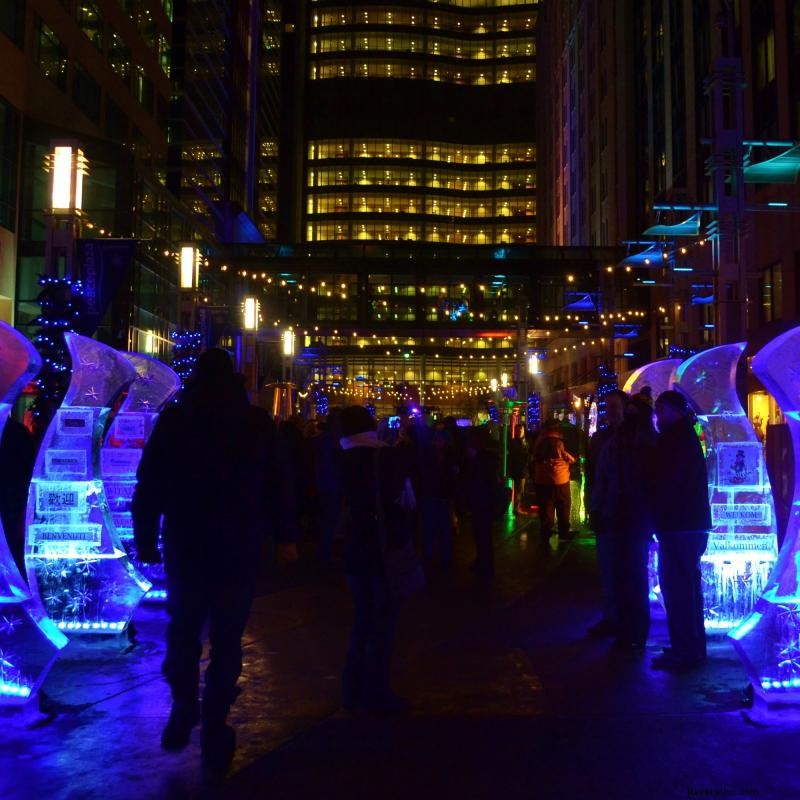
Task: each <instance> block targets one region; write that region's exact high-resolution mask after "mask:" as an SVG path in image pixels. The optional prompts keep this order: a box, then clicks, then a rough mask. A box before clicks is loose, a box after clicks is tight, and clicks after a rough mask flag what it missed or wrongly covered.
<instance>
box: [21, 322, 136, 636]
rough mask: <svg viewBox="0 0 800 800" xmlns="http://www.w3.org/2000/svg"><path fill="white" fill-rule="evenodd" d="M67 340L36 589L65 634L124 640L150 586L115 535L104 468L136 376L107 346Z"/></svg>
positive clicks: (41, 460)
mask: <svg viewBox="0 0 800 800" xmlns="http://www.w3.org/2000/svg"><path fill="white" fill-rule="evenodd" d="M64 338H65V341H66V343H67V348H68V349H69V352H70V355H71V357H72V376H71V379H70V384H69V388H68V389H67V393H66V396H65V397H64V402H63V403H62V405H61V408H59V409H58V411H57V412H56V415H55V417H54V418H53V420H52V422H51V423H50V425H49V427H48V428H47V431H46V432H45V436H44V440H43V442H42V446H41V448H40V450H39V455H38V457H37V459H36V466H35V468H34V473H33V481H32V483H31V488H30V492H29V494H28V512H27V534H26V551H25V564H26V568H27V572H28V581H29V584H30V587H31V591H33V592H35V593H37V594H38V596H39V597H40V599H41V601H42V603H43V605H44V607H45V608H46V609H47V613H48V614H49V615H50V617H51V618H52V619H53V621H54V622H55V624H56V625H57V626H58V627H59V628H60V629H62V630H66V631H68V632H70V633H80V634H87V633H88V634H108V633H119V632H121V631H124V630H125V628H126V627H127V625H128V623H129V622H130V619H131V617H132V616H133V612H134V611H135V609H136V606H137V605H138V604H139V601H140V600H141V599H142V596H143V595H144V594H145V592H147V591H148V590H149V589H150V583H149V582H148V581H147V580H145V579H144V578H143V577H142V576H141V575H140V574H139V573H138V572H137V571H136V570H135V568H134V567H133V564H132V563H131V561H130V558H129V557H128V555H127V553H126V552H125V549H124V547H123V546H122V543H121V542H120V540H119V537H118V536H117V533H116V530H115V529H114V524H113V518H112V516H111V513H110V510H109V506H108V502H107V500H106V494H105V490H104V487H103V482H102V479H101V477H100V476H101V470H100V463H99V462H100V449H101V443H102V436H103V430H104V428H105V425H106V422H107V419H108V416H109V414H110V412H111V408H112V406H113V404H114V401H115V399H116V398H117V397H118V396H119V394H120V393H121V392H122V391H124V390H125V388H126V387H127V386H129V385H130V384H131V383H132V382H133V381H134V380H135V379H136V370H135V369H134V368H133V367H132V366H131V365H130V364H129V363H128V361H127V360H126V359H125V358H124V357H123V356H122V355H121V354H119V353H117V352H116V351H115V350H113V349H112V348H110V347H107V346H106V345H104V344H101V343H100V342H97V341H95V340H93V339H89V338H87V337H85V336H79V335H78V334H74V333H66V334H64Z"/></svg>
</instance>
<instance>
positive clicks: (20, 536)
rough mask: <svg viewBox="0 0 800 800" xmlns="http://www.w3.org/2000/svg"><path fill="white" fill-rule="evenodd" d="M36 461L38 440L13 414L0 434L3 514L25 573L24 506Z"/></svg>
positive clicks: (10, 543)
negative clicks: (13, 417)
mask: <svg viewBox="0 0 800 800" xmlns="http://www.w3.org/2000/svg"><path fill="white" fill-rule="evenodd" d="M35 461H36V442H35V440H34V438H33V436H32V435H31V433H30V432H29V431H28V429H27V428H26V427H25V426H24V425H23V424H22V423H20V422H17V421H16V420H15V419H12V418H11V417H9V418H8V420H6V425H5V428H4V429H3V436H2V438H0V518H2V521H3V530H4V531H5V533H6V539H7V540H8V546H9V549H10V550H11V555H12V556H14V561H16V563H17V567H18V568H19V571H20V573H21V574H22V575H24V574H25V509H26V506H27V503H28V486H29V485H30V482H31V476H32V475H33V465H34V462H35Z"/></svg>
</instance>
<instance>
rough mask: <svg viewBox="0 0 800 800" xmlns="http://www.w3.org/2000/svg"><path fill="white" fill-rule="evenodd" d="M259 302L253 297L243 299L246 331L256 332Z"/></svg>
mask: <svg viewBox="0 0 800 800" xmlns="http://www.w3.org/2000/svg"><path fill="white" fill-rule="evenodd" d="M258 314H259V302H258V300H257V299H256V298H255V297H245V299H244V326H243V327H244V329H245V330H246V331H255V330H258Z"/></svg>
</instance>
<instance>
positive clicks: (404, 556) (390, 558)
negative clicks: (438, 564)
mask: <svg viewBox="0 0 800 800" xmlns="http://www.w3.org/2000/svg"><path fill="white" fill-rule="evenodd" d="M374 474H375V523H376V524H375V529H376V531H377V533H378V538H379V539H380V549H381V560H382V562H383V572H384V575H385V576H386V581H387V583H388V584H389V592H390V593H391V594H392V596H393V597H394V598H395V600H396V601H397V602H403V601H404V600H408V598H410V597H413V596H414V595H415V594H417V593H419V592H421V591H422V590H423V589H424V588H425V572H424V571H423V569H422V564H421V563H420V560H419V556H418V555H417V550H416V548H415V547H414V542H413V541H412V539H411V536H407V537H406V540H405V542H404V544H403V545H402V547H392V548H390V547H389V546H388V541H387V536H386V516H385V514H384V512H383V501H382V499H381V482H380V467H379V461H378V451H377V450H376V451H375V459H374ZM406 483H407V486H408V488H410V484H408V482H406ZM404 492H405V488H404ZM401 497H402V494H401ZM395 502H397V503H398V505H400V507H401V508H402V504H401V503H400V498H398V500H396V501H395ZM415 505H416V504H415Z"/></svg>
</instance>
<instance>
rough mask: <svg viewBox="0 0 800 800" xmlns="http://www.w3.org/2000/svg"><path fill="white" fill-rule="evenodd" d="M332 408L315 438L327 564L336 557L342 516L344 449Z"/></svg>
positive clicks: (321, 552)
mask: <svg viewBox="0 0 800 800" xmlns="http://www.w3.org/2000/svg"><path fill="white" fill-rule="evenodd" d="M340 414H341V409H339V408H332V409H331V410H330V413H329V414H328V418H327V420H326V421H325V425H324V426H323V427H322V430H321V431H320V433H319V435H318V436H315V437H314V438H313V439H312V447H313V449H314V481H315V485H316V490H317V498H318V500H319V512H320V514H319V549H318V551H317V555H318V557H319V560H320V561H321V562H322V563H324V564H330V563H331V561H332V560H333V543H334V539H335V538H336V533H337V531H338V530H339V528H340V525H341V519H342V449H341V447H340V446H339V438H340V430H339V415H340Z"/></svg>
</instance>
